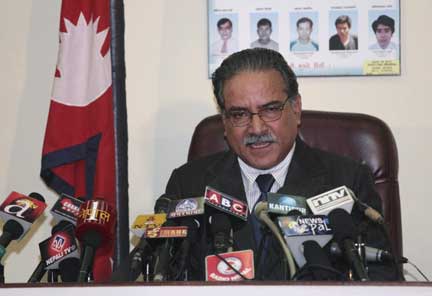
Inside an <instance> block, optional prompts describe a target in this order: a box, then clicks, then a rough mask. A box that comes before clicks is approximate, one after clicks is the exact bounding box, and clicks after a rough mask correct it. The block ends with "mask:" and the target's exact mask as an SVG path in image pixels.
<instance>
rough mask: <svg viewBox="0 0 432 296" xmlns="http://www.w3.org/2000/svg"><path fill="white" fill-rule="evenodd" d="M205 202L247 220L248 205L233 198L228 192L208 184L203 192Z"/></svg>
mask: <svg viewBox="0 0 432 296" xmlns="http://www.w3.org/2000/svg"><path fill="white" fill-rule="evenodd" d="M204 198H205V202H206V204H208V205H210V206H212V207H214V208H216V209H219V210H221V211H223V212H225V213H228V214H231V215H233V216H236V217H238V218H240V219H242V220H244V221H246V220H247V211H248V206H247V204H246V203H244V202H242V201H240V200H238V199H235V198H234V197H232V196H229V195H228V194H224V193H222V192H219V191H217V190H215V189H213V188H211V187H210V186H207V187H206V191H205V194H204Z"/></svg>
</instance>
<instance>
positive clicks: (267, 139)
mask: <svg viewBox="0 0 432 296" xmlns="http://www.w3.org/2000/svg"><path fill="white" fill-rule="evenodd" d="M274 142H276V139H275V138H274V137H273V135H272V134H262V135H254V134H250V135H247V136H246V137H245V138H244V140H243V144H244V145H246V146H248V145H254V144H261V143H274Z"/></svg>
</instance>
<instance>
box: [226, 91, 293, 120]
mask: <svg viewBox="0 0 432 296" xmlns="http://www.w3.org/2000/svg"><path fill="white" fill-rule="evenodd" d="M296 96H297V95H294V96H291V97H287V98H286V99H285V101H284V102H283V103H274V104H270V105H268V106H265V107H263V108H262V109H261V110H259V111H258V112H250V111H249V110H247V109H239V110H228V111H225V112H224V114H225V117H226V118H228V119H229V120H230V121H231V124H232V125H233V126H237V127H241V126H246V125H249V124H250V123H251V121H252V117H253V116H254V115H258V116H259V118H261V120H262V121H264V122H271V121H276V120H278V119H279V118H281V116H282V111H283V109H284V108H285V105H286V103H287V102H288V101H289V100H292V99H294V98H295V97H296Z"/></svg>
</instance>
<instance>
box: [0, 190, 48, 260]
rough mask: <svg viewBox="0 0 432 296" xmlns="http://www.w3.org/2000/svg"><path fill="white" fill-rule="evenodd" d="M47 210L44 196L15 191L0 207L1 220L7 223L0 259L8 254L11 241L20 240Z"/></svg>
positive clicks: (0, 249)
mask: <svg viewBox="0 0 432 296" xmlns="http://www.w3.org/2000/svg"><path fill="white" fill-rule="evenodd" d="M45 208H46V204H45V199H44V198H43V196H42V195H40V194H39V193H36V192H32V193H30V194H29V196H25V195H23V194H21V193H18V192H15V191H13V192H12V193H11V194H9V196H8V197H7V198H6V200H5V201H4V202H3V203H2V204H1V205H0V218H1V219H2V220H3V221H5V224H4V226H3V233H2V235H1V236H0V259H1V258H2V257H3V256H4V255H5V254H6V248H7V247H8V246H9V244H10V243H11V241H13V240H20V239H22V238H23V237H24V235H25V234H26V233H27V232H28V230H29V229H30V227H31V225H32V224H33V223H34V221H36V219H37V218H39V217H40V216H41V215H42V213H43V211H44V210H45Z"/></svg>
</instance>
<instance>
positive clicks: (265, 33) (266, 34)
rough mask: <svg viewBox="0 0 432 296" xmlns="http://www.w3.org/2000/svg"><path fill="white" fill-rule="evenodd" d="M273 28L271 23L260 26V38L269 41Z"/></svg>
mask: <svg viewBox="0 0 432 296" xmlns="http://www.w3.org/2000/svg"><path fill="white" fill-rule="evenodd" d="M271 33H272V29H271V28H270V26H269V25H264V26H259V27H258V29H257V34H258V39H259V40H261V41H269V40H270V35H271Z"/></svg>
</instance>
